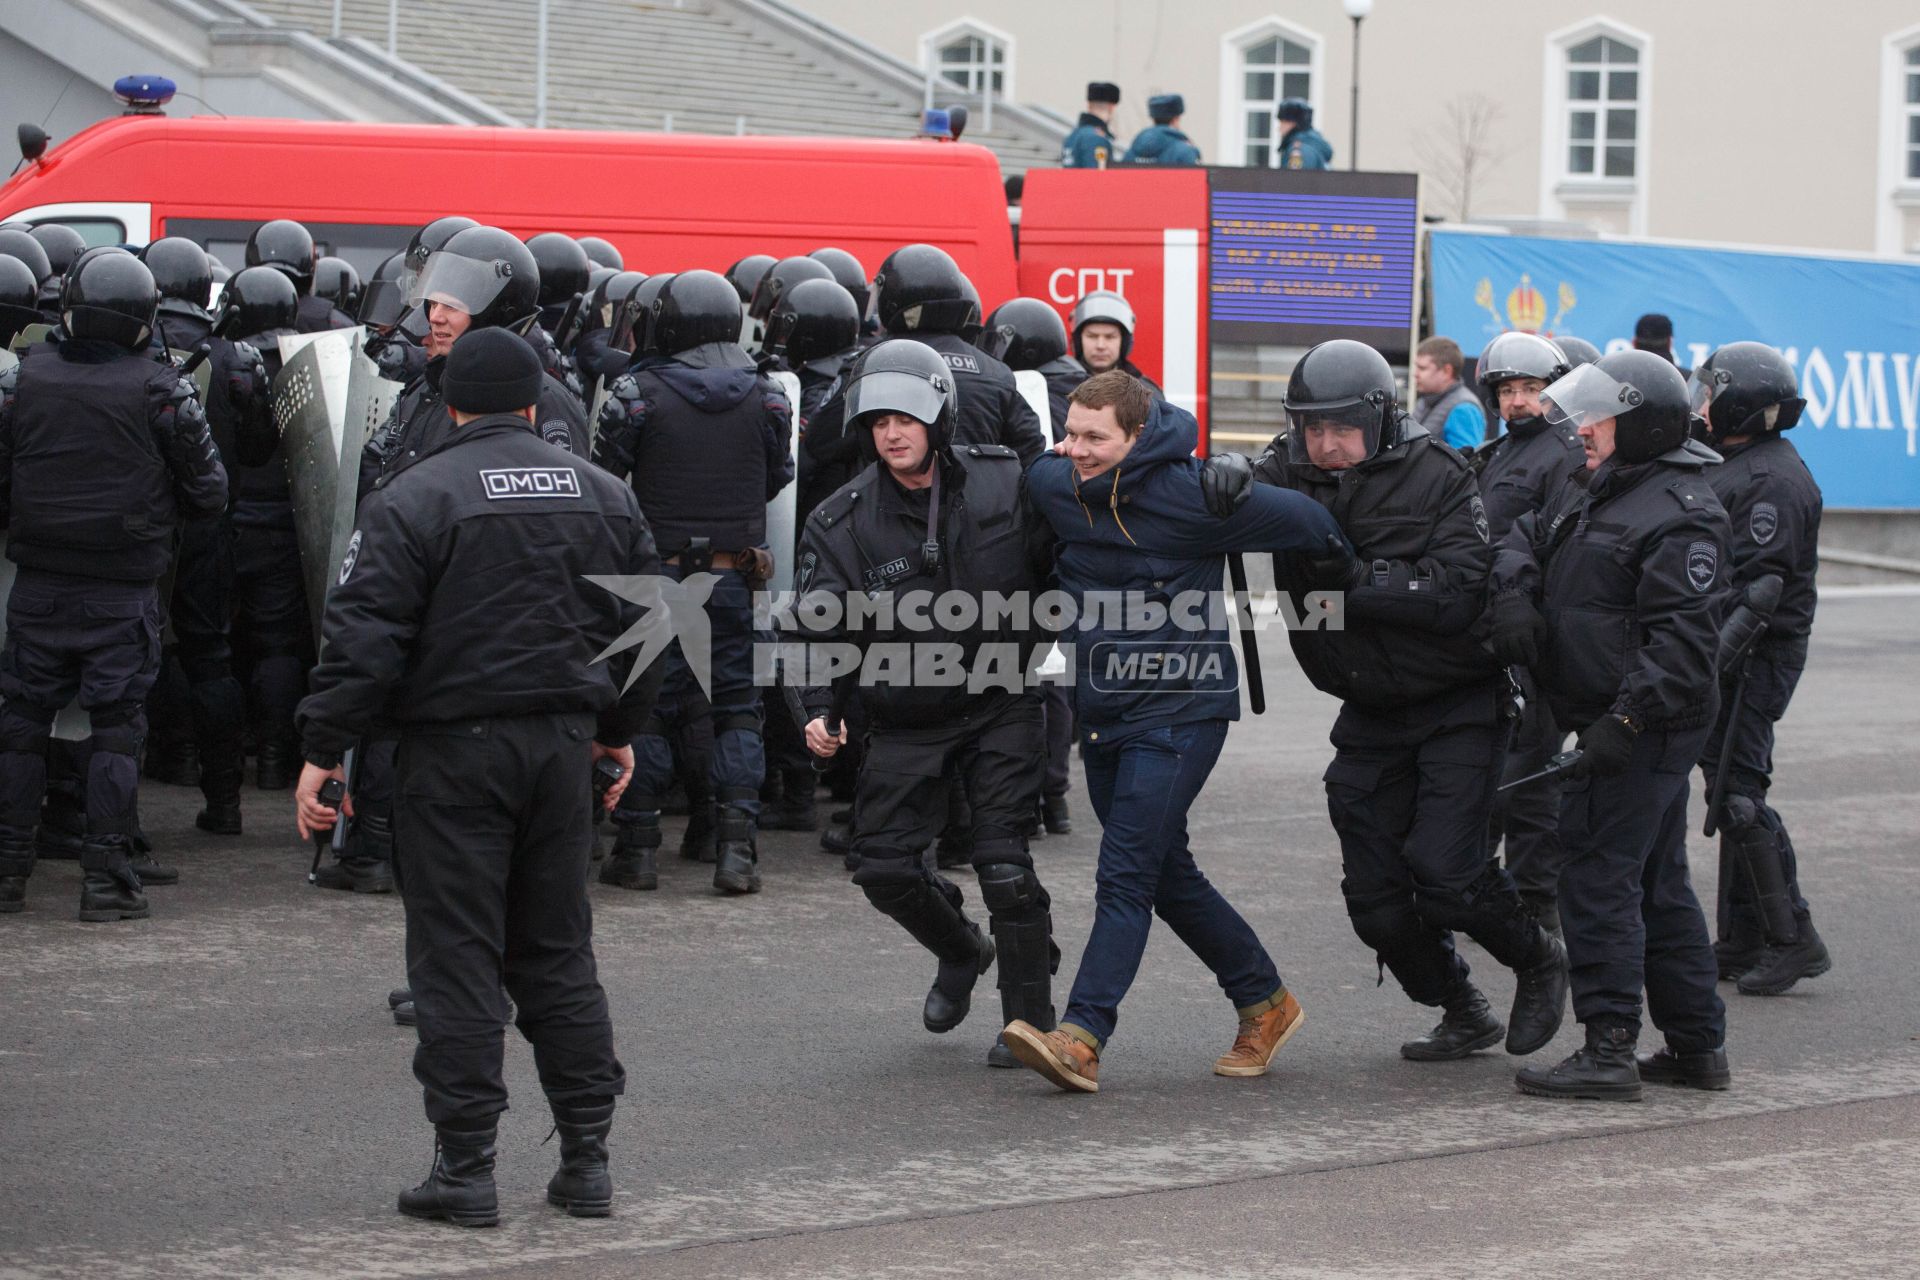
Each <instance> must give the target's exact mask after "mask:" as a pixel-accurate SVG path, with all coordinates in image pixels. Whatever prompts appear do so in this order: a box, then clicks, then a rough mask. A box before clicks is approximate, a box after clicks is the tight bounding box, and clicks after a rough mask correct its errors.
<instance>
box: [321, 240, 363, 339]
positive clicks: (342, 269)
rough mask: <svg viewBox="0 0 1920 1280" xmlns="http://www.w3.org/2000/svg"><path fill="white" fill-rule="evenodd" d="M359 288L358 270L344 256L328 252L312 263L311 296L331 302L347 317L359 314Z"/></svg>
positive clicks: (337, 326) (341, 326) (340, 326)
mask: <svg viewBox="0 0 1920 1280" xmlns="http://www.w3.org/2000/svg"><path fill="white" fill-rule="evenodd" d="M361 288H362V286H361V283H360V272H359V271H357V270H356V269H355V268H354V265H353V264H352V263H351V262H348V261H347V260H346V259H345V258H336V257H334V256H332V255H331V254H329V255H328V256H326V257H324V258H321V259H319V260H318V261H316V262H315V263H314V264H313V296H314V297H316V298H324V299H325V300H326V301H328V302H330V303H332V304H333V306H334V308H335V310H337V311H339V313H340V314H341V315H343V316H346V317H348V318H349V319H351V318H352V317H354V316H355V315H357V314H359V311H360V292H361ZM333 327H335V328H344V327H346V326H344V325H336V326H333Z"/></svg>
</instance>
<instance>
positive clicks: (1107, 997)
mask: <svg viewBox="0 0 1920 1280" xmlns="http://www.w3.org/2000/svg"><path fill="white" fill-rule="evenodd" d="M1226 740H1227V722H1226V721H1225V720H1197V721H1193V722H1191V723H1188V724H1176V725H1172V726H1170V727H1167V728H1162V729H1150V730H1148V731H1147V732H1145V733H1139V734H1135V735H1133V736H1132V737H1128V738H1123V739H1121V740H1119V741H1117V742H1114V743H1112V744H1108V743H1103V742H1095V741H1092V740H1091V739H1085V740H1083V741H1082V743H1081V747H1080V758H1081V761H1082V763H1083V764H1084V765H1085V766H1086V771H1087V793H1088V796H1089V797H1090V798H1091V799H1092V801H1093V811H1094V814H1095V815H1096V816H1097V817H1098V818H1099V819H1100V825H1101V827H1102V828H1104V830H1103V832H1102V834H1101V837H1100V866H1099V870H1098V872H1097V873H1096V875H1095V890H1094V915H1093V932H1092V933H1091V934H1089V935H1088V937H1087V947H1086V950H1085V952H1084V953H1082V955H1081V957H1080V972H1079V973H1078V974H1076V975H1075V976H1074V980H1073V994H1072V996H1071V997H1070V998H1069V999H1068V1001H1067V1012H1066V1017H1065V1018H1064V1019H1062V1022H1063V1023H1066V1024H1071V1028H1077V1029H1079V1030H1080V1031H1084V1032H1086V1033H1087V1034H1088V1035H1090V1036H1092V1037H1093V1038H1094V1040H1095V1041H1096V1042H1097V1044H1100V1045H1104V1044H1105V1043H1106V1041H1107V1039H1108V1037H1110V1036H1111V1035H1112V1034H1113V1027H1114V1023H1115V1022H1116V1021H1117V1020H1118V1018H1119V1010H1120V1001H1121V999H1122V998H1124V997H1125V996H1126V994H1127V988H1128V987H1130V986H1132V985H1133V976H1134V974H1135V973H1136V972H1138V970H1139V968H1140V957H1141V955H1142V954H1143V953H1144V952H1145V951H1146V949H1147V931H1148V930H1149V929H1150V928H1152V926H1153V917H1154V916H1155V915H1158V916H1159V917H1160V918H1161V919H1162V920H1165V921H1166V922H1167V925H1168V927H1169V928H1171V929H1172V930H1173V931H1174V933H1175V934H1176V935H1178V937H1179V939H1180V941H1182V942H1184V943H1186V944H1187V947H1188V948H1189V949H1190V950H1191V951H1192V952H1193V953H1194V954H1195V955H1196V956H1199V957H1200V959H1201V961H1202V962H1203V963H1204V964H1205V965H1206V966H1207V968H1209V969H1211V970H1213V973H1214V976H1215V977H1216V978H1218V979H1219V980H1220V989H1221V990H1222V991H1224V992H1226V993H1227V998H1228V999H1230V1000H1232V1001H1233V1003H1234V1007H1235V1008H1237V1009H1242V1010H1245V1009H1250V1008H1253V1007H1255V1006H1260V1005H1263V1004H1265V1003H1266V1002H1267V1001H1269V1000H1270V999H1272V998H1273V997H1274V996H1276V995H1277V994H1279V993H1280V992H1281V991H1282V990H1283V988H1282V986H1281V983H1280V974H1279V973H1278V971H1276V970H1275V968H1274V965H1273V959H1272V957H1270V956H1268V955H1267V950H1266V948H1265V947H1263V946H1261V945H1260V939H1259V938H1257V937H1255V936H1254V933H1253V929H1252V928H1251V927H1250V926H1249V925H1248V924H1247V922H1246V921H1245V920H1243V919H1241V918H1240V913H1239V912H1237V911H1235V910H1234V909H1233V907H1232V906H1230V905H1229V904H1228V902H1227V900H1226V899H1225V898H1223V897H1221V896H1220V891H1219V890H1218V889H1216V888H1214V887H1213V885H1212V884H1211V883H1210V882H1209V881H1208V880H1207V877H1206V876H1205V875H1203V874H1201V871H1200V868H1199V867H1198V866H1196V865H1195V864H1194V861H1193V853H1192V851H1191V850H1189V849H1188V848H1187V810H1188V809H1189V808H1190V807H1191V806H1192V804H1193V802H1194V800H1195V799H1197V798H1198V797H1199V795H1200V789H1201V788H1202V787H1203V786H1205V785H1206V781H1207V775H1208V774H1209V773H1211V772H1213V765H1214V761H1216V760H1218V759H1219V758H1220V748H1221V746H1222V745H1223V744H1224V743H1225V742H1226Z"/></svg>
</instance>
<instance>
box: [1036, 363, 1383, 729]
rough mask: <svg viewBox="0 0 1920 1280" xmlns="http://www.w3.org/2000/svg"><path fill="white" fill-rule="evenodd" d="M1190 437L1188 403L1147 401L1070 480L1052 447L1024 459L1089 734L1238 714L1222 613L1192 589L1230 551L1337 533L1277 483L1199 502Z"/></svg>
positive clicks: (1218, 571)
mask: <svg viewBox="0 0 1920 1280" xmlns="http://www.w3.org/2000/svg"><path fill="white" fill-rule="evenodd" d="M1199 438H1200V427H1199V424H1198V423H1197V422H1195V421H1194V417H1193V415H1192V414H1190V413H1188V412H1187V411H1186V410H1185V409H1181V408H1178V407H1177V406H1174V405H1170V404H1168V403H1166V402H1165V401H1161V400H1156V401H1154V403H1153V408H1152V410H1151V411H1150V412H1149V413H1148V415H1147V422H1146V425H1145V426H1143V427H1142V428H1141V429H1140V435H1139V437H1138V438H1137V439H1136V440H1135V441H1134V444H1133V448H1132V449H1131V450H1130V451H1129V452H1128V453H1127V456H1126V457H1125V458H1123V459H1122V460H1121V461H1120V464H1119V465H1118V466H1116V467H1114V468H1113V469H1112V470H1110V471H1108V472H1105V473H1104V474H1102V475H1099V476H1095V477H1094V478H1093V479H1092V480H1089V481H1087V482H1086V483H1085V484H1081V483H1080V482H1079V477H1078V476H1077V474H1076V473H1075V471H1074V467H1073V463H1072V462H1071V461H1070V460H1068V459H1067V458H1066V457H1064V456H1062V455H1060V454H1054V453H1047V454H1043V455H1041V457H1039V458H1038V459H1036V460H1035V461H1034V463H1033V465H1032V466H1030V467H1028V468H1027V493H1028V497H1029V500H1030V501H1031V502H1032V504H1033V507H1034V509H1035V510H1036V511H1038V512H1039V513H1040V514H1041V515H1043V516H1045V517H1046V518H1047V520H1048V521H1050V522H1051V523H1052V525H1053V529H1054V532H1055V533H1056V534H1057V535H1058V536H1059V539H1060V543H1059V548H1058V551H1057V553H1056V554H1057V557H1058V558H1057V561H1056V568H1057V572H1058V578H1059V584H1060V589H1061V590H1062V591H1065V592H1067V593H1068V594H1069V595H1071V596H1072V597H1073V599H1074V603H1075V605H1076V607H1077V608H1078V611H1079V613H1078V619H1077V621H1076V624H1075V626H1074V628H1073V630H1072V631H1071V632H1070V633H1068V634H1067V635H1066V636H1064V637H1063V639H1070V640H1071V641H1072V642H1073V644H1074V646H1075V651H1074V659H1075V663H1076V666H1077V671H1076V674H1075V695H1074V696H1075V701H1076V710H1077V711H1078V713H1079V717H1080V725H1081V730H1082V732H1084V733H1085V734H1086V735H1087V738H1088V740H1089V741H1092V742H1111V741H1114V740H1117V739H1121V738H1126V737H1130V736H1132V735H1134V734H1137V733H1144V732H1146V731H1148V730H1150V729H1158V728H1163V727H1165V726H1167V725H1172V724H1183V723H1186V722H1189V721H1194V720H1237V719H1239V717H1240V692H1239V689H1240V680H1239V672H1240V669H1239V666H1238V664H1237V662H1236V661H1235V659H1234V655H1233V649H1232V645H1231V644H1230V642H1229V641H1228V638H1227V626H1226V620H1225V618H1224V617H1216V616H1215V615H1216V614H1219V613H1220V612H1221V611H1220V610H1218V609H1213V608H1210V607H1195V602H1198V601H1200V600H1202V599H1204V600H1206V601H1208V602H1211V601H1212V600H1213V599H1214V598H1215V597H1216V596H1218V594H1219V593H1220V591H1221V583H1222V576H1223V574H1224V573H1225V563H1224V560H1223V557H1224V556H1225V555H1226V554H1227V553H1228V552H1230V551H1248V552H1263V551H1308V552H1320V551H1323V550H1324V549H1325V548H1326V545H1327V537H1328V536H1329V535H1332V536H1334V537H1336V538H1340V539H1341V541H1342V542H1343V543H1344V542H1345V538H1344V537H1342V535H1341V533H1340V526H1339V525H1338V524H1336V523H1335V522H1334V519H1333V517H1332V516H1331V515H1329V514H1328V513H1327V510H1326V508H1324V507H1322V506H1321V505H1320V504H1319V503H1317V502H1315V501H1313V499H1311V498H1308V497H1306V496H1305V495H1303V494H1298V493H1294V492H1293V491H1291V490H1287V489H1276V488H1272V487H1270V486H1268V485H1256V486H1254V489H1253V492H1252V495H1251V496H1250V497H1249V498H1248V500H1247V503H1246V505H1245V506H1243V507H1241V508H1240V510H1238V511H1236V512H1235V513H1234V514H1233V515H1231V516H1229V517H1227V518H1225V519H1221V518H1220V517H1218V516H1215V515H1213V514H1212V513H1210V512H1209V511H1208V510H1207V506H1206V503H1205V501H1204V500H1203V499H1202V498H1201V495H1200V462H1199V460H1198V459H1196V458H1195V457H1194V456H1193V450H1194V446H1195V445H1196V444H1197V443H1198V442H1199ZM1090 593H1092V594H1094V595H1096V596H1098V595H1099V594H1100V593H1117V594H1119V595H1120V596H1121V597H1122V598H1123V599H1124V600H1127V601H1135V602H1137V603H1138V604H1140V605H1141V606H1142V607H1140V608H1138V609H1136V610H1130V611H1129V612H1133V613H1137V614H1138V615H1140V616H1137V617H1115V616H1114V614H1115V610H1113V609H1111V608H1106V607H1101V608H1097V609H1096V608H1090V607H1089V602H1088V596H1089V594H1090ZM1181 602H1185V603H1184V606H1183V607H1175V608H1172V609H1169V608H1167V607H1166V606H1168V605H1169V604H1176V605H1180V604H1181ZM1096 603H1097V602H1096ZM1154 605H1158V606H1160V608H1159V609H1158V610H1155V609H1154V608H1153V606H1154ZM1156 613H1157V614H1158V617H1157V618H1156V617H1155V616H1154V615H1155V614H1156Z"/></svg>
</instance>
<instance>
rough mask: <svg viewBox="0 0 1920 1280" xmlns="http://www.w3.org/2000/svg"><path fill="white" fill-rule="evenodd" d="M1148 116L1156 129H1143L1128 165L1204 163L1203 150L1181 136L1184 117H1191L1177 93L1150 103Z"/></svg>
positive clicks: (1134, 144) (1131, 148)
mask: <svg viewBox="0 0 1920 1280" xmlns="http://www.w3.org/2000/svg"><path fill="white" fill-rule="evenodd" d="M1147 114H1148V115H1149V116H1151V117H1152V118H1153V127H1152V128H1150V129H1142V130H1141V131H1140V136H1139V137H1137V138H1135V139H1134V140H1133V145H1132V146H1131V147H1128V148H1127V157H1126V158H1127V163H1128V164H1158V165H1194V164H1199V163H1200V148H1199V147H1197V146H1195V145H1194V142H1193V139H1192V138H1189V137H1188V136H1187V135H1186V134H1184V133H1182V132H1180V117H1181V116H1183V115H1185V114H1187V100H1186V99H1185V98H1183V97H1181V96H1180V95H1179V94H1177V93H1162V94H1157V95H1155V96H1154V97H1151V98H1148V99H1147Z"/></svg>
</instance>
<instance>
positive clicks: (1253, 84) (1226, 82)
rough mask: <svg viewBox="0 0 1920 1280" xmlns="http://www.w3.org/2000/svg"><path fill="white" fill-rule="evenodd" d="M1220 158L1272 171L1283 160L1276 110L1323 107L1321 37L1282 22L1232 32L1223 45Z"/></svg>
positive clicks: (1221, 54) (1269, 21)
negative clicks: (1288, 103)
mask: <svg viewBox="0 0 1920 1280" xmlns="http://www.w3.org/2000/svg"><path fill="white" fill-rule="evenodd" d="M1220 84H1221V90H1220V98H1221V102H1220V155H1221V156H1222V157H1223V158H1224V159H1225V160H1226V162H1227V163H1229V164H1233V163H1238V164H1244V165H1248V166H1250V167H1252V168H1258V169H1270V168H1272V167H1273V165H1274V164H1275V162H1276V161H1277V159H1278V156H1277V155H1276V154H1275V142H1276V138H1277V133H1278V130H1277V129H1276V124H1277V122H1276V121H1275V120H1274V118H1273V109H1274V108H1275V107H1276V106H1278V105H1279V104H1280V102H1281V100H1282V99H1284V98H1304V99H1305V100H1306V101H1307V102H1308V103H1309V104H1311V105H1313V106H1314V107H1316V108H1317V107H1318V106H1319V103H1320V37H1319V36H1316V35H1314V34H1313V33H1312V32H1310V31H1303V30H1301V29H1300V28H1298V27H1295V26H1292V25H1291V24H1289V23H1285V22H1282V21H1281V20H1280V19H1278V18H1267V19H1264V20H1263V21H1260V22H1256V23H1254V24H1252V25H1251V26H1246V27H1242V28H1240V29H1239V30H1238V31H1231V32H1228V33H1227V35H1226V36H1224V37H1223V38H1222V39H1221V44H1220Z"/></svg>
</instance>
